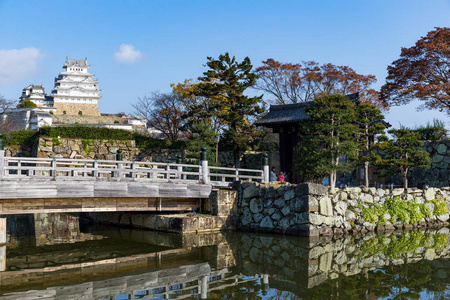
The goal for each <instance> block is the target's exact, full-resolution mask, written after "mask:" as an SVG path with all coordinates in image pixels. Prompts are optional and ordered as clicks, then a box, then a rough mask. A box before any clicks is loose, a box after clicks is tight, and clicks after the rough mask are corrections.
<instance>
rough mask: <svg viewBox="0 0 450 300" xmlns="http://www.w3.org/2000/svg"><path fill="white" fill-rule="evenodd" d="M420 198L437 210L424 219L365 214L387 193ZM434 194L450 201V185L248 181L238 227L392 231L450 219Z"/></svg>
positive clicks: (319, 232)
mask: <svg viewBox="0 0 450 300" xmlns="http://www.w3.org/2000/svg"><path fill="white" fill-rule="evenodd" d="M394 197H400V198H402V199H404V200H412V199H415V200H416V202H417V203H419V204H425V205H426V206H427V207H428V208H429V210H430V211H431V216H430V217H428V218H424V219H423V220H421V221H420V222H414V223H412V224H407V223H405V224H403V223H402V222H401V221H399V220H398V219H394V218H393V216H390V215H389V214H385V215H384V216H383V218H384V219H385V222H379V221H378V220H369V219H368V218H367V219H364V215H363V209H365V208H368V209H373V207H374V206H375V205H383V204H384V203H385V201H386V199H387V198H394ZM433 199H441V200H442V201H444V203H445V205H446V206H447V208H448V207H449V206H450V188H448V187H447V188H441V189H438V188H429V189H427V190H420V189H408V190H407V192H406V193H405V192H404V189H393V190H388V189H376V188H345V189H334V190H330V191H329V190H328V188H326V187H324V186H322V185H318V184H310V183H302V184H298V185H290V184H279V183H277V184H257V183H253V184H252V183H248V182H247V183H243V184H242V196H241V199H240V201H239V204H238V215H239V218H238V228H241V229H243V230H248V231H260V232H275V233H282V234H291V235H304V236H319V235H332V234H343V233H358V232H369V231H379V232H382V231H386V230H387V231H391V230H395V229H403V228H406V229H412V228H420V227H425V228H426V227H434V226H441V225H445V224H448V223H447V221H448V220H449V214H448V213H446V214H443V215H437V213H435V208H436V207H435V204H434V203H433V202H432V201H431V200H433Z"/></svg>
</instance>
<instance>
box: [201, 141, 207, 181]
mask: <svg viewBox="0 0 450 300" xmlns="http://www.w3.org/2000/svg"><path fill="white" fill-rule="evenodd" d="M200 150H201V152H200V164H201V166H202V181H203V183H205V184H207V183H209V168H208V160H207V156H206V148H205V147H201V148H200Z"/></svg>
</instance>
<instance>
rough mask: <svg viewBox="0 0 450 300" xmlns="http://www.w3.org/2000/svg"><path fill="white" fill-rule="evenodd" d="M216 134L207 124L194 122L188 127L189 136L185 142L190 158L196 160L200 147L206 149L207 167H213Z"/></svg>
mask: <svg viewBox="0 0 450 300" xmlns="http://www.w3.org/2000/svg"><path fill="white" fill-rule="evenodd" d="M216 136H217V134H216V132H215V131H214V130H212V129H211V127H210V126H209V124H205V123H202V122H194V123H191V125H190V126H189V136H188V139H187V141H186V150H187V152H188V153H191V158H198V157H199V152H200V148H201V147H206V151H207V159H208V165H210V166H215V165H216V163H215V162H216V160H215V155H216V154H215V151H214V150H215V138H216Z"/></svg>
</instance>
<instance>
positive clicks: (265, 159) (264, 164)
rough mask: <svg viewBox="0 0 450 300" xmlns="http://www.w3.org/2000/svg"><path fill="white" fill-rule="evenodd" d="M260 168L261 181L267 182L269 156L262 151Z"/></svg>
mask: <svg viewBox="0 0 450 300" xmlns="http://www.w3.org/2000/svg"><path fill="white" fill-rule="evenodd" d="M262 169H263V178H262V182H263V183H266V182H269V157H268V155H267V153H263V156H262Z"/></svg>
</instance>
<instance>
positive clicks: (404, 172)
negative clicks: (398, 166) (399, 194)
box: [401, 168, 408, 189]
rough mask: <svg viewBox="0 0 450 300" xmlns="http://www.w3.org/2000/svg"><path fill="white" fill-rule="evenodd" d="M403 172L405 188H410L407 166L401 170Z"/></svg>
mask: <svg viewBox="0 0 450 300" xmlns="http://www.w3.org/2000/svg"><path fill="white" fill-rule="evenodd" d="M401 172H402V179H403V188H404V189H407V188H408V176H407V175H408V168H406V169H405V170H401Z"/></svg>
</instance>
